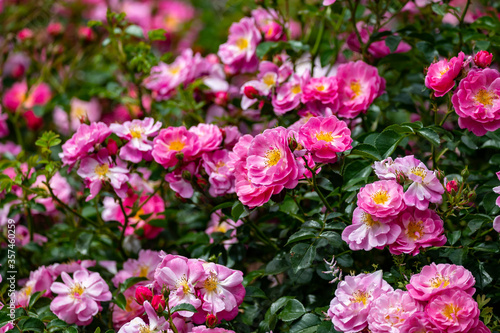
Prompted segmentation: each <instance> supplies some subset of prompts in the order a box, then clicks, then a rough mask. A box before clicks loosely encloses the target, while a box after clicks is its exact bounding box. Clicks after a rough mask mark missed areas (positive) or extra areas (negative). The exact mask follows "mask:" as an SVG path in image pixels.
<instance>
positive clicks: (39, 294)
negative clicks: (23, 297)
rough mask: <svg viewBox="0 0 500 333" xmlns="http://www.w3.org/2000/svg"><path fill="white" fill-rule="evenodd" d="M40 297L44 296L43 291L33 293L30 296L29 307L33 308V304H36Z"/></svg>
mask: <svg viewBox="0 0 500 333" xmlns="http://www.w3.org/2000/svg"><path fill="white" fill-rule="evenodd" d="M40 297H42V292H41V291H37V292H36V293H34V294H33V295H31V296H30V302H29V304H28V309H31V308H32V307H33V305H35V303H36V302H37V301H38V300H39V299H40Z"/></svg>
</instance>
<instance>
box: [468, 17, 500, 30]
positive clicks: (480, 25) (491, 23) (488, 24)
mask: <svg viewBox="0 0 500 333" xmlns="http://www.w3.org/2000/svg"><path fill="white" fill-rule="evenodd" d="M471 28H473V29H486V30H490V31H496V30H498V28H499V22H498V19H496V18H493V17H490V16H482V17H480V18H478V19H477V20H475V21H474V22H473V23H472V24H471Z"/></svg>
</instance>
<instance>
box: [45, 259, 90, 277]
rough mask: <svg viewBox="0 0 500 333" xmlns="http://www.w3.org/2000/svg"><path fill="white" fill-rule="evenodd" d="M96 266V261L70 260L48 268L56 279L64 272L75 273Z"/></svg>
mask: <svg viewBox="0 0 500 333" xmlns="http://www.w3.org/2000/svg"><path fill="white" fill-rule="evenodd" d="M95 264H96V261H95V260H76V261H74V260H70V261H68V262H66V263H62V264H59V263H55V264H52V265H50V266H48V267H47V269H48V270H49V271H50V274H52V276H54V279H55V278H57V277H58V276H59V275H61V273H62V272H66V273H74V272H76V271H79V270H82V269H87V268H89V267H94V266H95Z"/></svg>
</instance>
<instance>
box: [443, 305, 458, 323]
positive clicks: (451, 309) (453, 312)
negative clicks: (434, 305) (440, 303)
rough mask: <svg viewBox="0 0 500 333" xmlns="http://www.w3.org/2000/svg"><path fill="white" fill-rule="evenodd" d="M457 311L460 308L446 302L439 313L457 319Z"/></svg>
mask: <svg viewBox="0 0 500 333" xmlns="http://www.w3.org/2000/svg"><path fill="white" fill-rule="evenodd" d="M458 311H460V308H459V307H458V306H457V305H455V304H446V305H445V306H444V309H443V312H441V313H442V314H443V315H444V316H445V317H446V318H448V319H452V320H457V317H458Z"/></svg>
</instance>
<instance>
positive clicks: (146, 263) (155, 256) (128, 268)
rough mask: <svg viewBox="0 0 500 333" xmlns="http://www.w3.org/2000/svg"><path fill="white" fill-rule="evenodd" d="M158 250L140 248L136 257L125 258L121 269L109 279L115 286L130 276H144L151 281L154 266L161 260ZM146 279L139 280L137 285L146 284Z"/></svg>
mask: <svg viewBox="0 0 500 333" xmlns="http://www.w3.org/2000/svg"><path fill="white" fill-rule="evenodd" d="M159 254H160V253H159V252H158V251H152V250H141V251H139V256H138V258H137V259H127V261H125V262H124V263H123V269H122V270H121V271H119V272H118V273H117V274H116V275H115V276H114V277H113V279H112V280H111V281H112V282H113V285H114V286H115V287H118V285H119V284H120V283H123V282H125V280H127V279H129V278H131V277H144V278H147V279H148V281H149V282H150V281H153V279H154V274H155V270H156V267H157V266H158V264H159V263H160V262H161V258H160V256H159ZM148 281H142V282H139V283H138V284H136V286H137V285H144V284H147V283H148Z"/></svg>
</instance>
